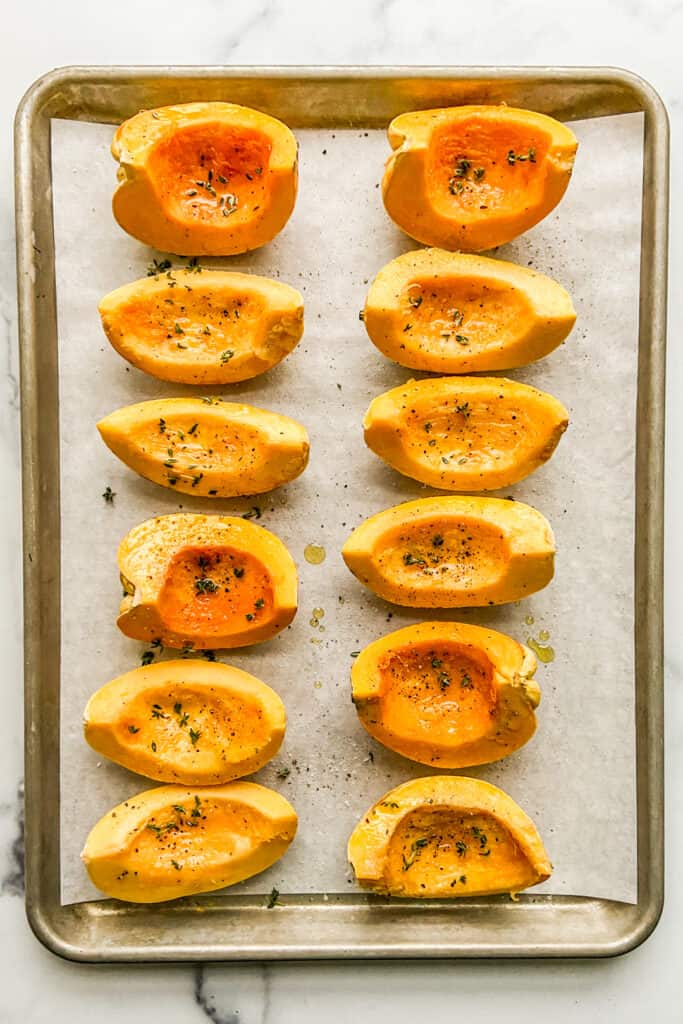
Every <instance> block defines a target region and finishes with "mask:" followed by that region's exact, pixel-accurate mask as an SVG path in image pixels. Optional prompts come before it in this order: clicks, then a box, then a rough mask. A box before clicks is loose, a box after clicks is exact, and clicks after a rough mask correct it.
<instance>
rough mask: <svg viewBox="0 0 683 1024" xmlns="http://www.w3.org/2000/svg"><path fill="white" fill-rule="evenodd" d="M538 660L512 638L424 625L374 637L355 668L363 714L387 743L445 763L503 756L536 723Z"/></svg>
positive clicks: (458, 625)
mask: <svg viewBox="0 0 683 1024" xmlns="http://www.w3.org/2000/svg"><path fill="white" fill-rule="evenodd" d="M535 669H536V659H535V658H534V656H533V654H532V653H531V651H529V650H528V648H526V647H524V646H523V645H522V644H519V643H517V641H515V640H513V639H512V638H511V637H508V636H505V635H504V634H503V633H498V632H496V631H495V630H492V629H486V628H484V627H481V626H472V625H469V624H467V623H462V622H422V623H418V624H416V625H413V626H407V627H405V628H404V629H400V630H397V631H396V632H394V633H390V634H389V635H387V636H385V637H382V638H380V639H379V640H375V641H374V642H373V643H371V644H369V646H368V647H366V648H365V649H364V650H363V651H361V652H360V654H359V655H358V657H357V658H356V659H355V661H354V664H353V668H352V671H351V681H352V696H353V702H354V704H355V706H356V711H357V712H358V717H359V719H360V721H361V723H362V724H363V726H364V727H365V728H366V729H367V731H368V732H369V733H370V735H371V736H373V737H374V738H375V739H376V740H378V741H379V742H380V743H383V744H384V745H385V746H386V747H389V749H390V750H395V751H396V752H397V753H399V754H403V756H404V757H408V758H411V760H413V761H419V762H420V763H422V764H429V765H435V766H439V767H442V768H465V767H469V766H471V765H477V764H486V763H488V762H489V761H496V760H499V759H500V758H502V757H505V756H506V755H508V754H510V753H512V752H513V751H514V750H517V749H518V748H519V747H521V746H522V745H523V744H524V743H526V742H527V741H528V740H529V739H530V738H531V736H532V735H533V733H534V731H535V728H536V720H535V715H534V710H535V708H536V707H537V706H538V704H539V701H540V691H539V689H538V686H537V685H536V683H535V681H534V679H533V675H534V672H535Z"/></svg>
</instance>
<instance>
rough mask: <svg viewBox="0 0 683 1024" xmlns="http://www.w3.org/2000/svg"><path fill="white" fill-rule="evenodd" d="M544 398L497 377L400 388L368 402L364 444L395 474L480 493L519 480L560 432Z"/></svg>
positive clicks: (555, 409)
mask: <svg viewBox="0 0 683 1024" xmlns="http://www.w3.org/2000/svg"><path fill="white" fill-rule="evenodd" d="M568 422H569V417H568V414H567V410H566V409H565V408H564V406H563V405H562V404H561V403H560V402H558V401H557V399H555V398H553V397H552V395H548V394H545V393H544V392H543V391H538V390H537V389H536V388H532V387H529V386H528V385H526V384H518V383H517V382H516V381H512V380H506V379H505V378H503V377H437V378H432V379H428V380H420V381H414V380H411V381H408V382H407V383H406V384H403V385H401V386H400V387H397V388H393V389H392V390H391V391H387V392H386V393H385V394H383V395H379V397H377V398H375V400H374V401H373V402H372V403H371V405H370V408H369V409H368V411H367V413H366V414H365V419H364V420H363V426H364V428H365V442H366V444H367V445H368V447H369V448H371V449H372V450H373V451H374V452H375V453H376V454H377V455H379V456H380V458H382V459H384V461H385V462H388V463H389V465H390V466H393V468H394V469H397V470H398V471H399V473H403V474H404V475H405V476H409V477H412V479H413V480H419V481H420V482H421V483H424V484H429V485H430V486H431V487H438V488H440V489H441V490H447V491H485V490H495V489H496V488H499V487H508V486H510V485H511V484H514V483H517V482H518V481H519V480H523V479H524V478H525V477H526V476H528V475H529V474H530V473H533V471H534V470H535V469H537V468H538V467H539V466H541V465H542V464H543V463H544V462H546V461H547V460H548V459H549V458H550V456H551V455H552V454H553V452H554V451H555V448H556V447H557V444H558V442H559V440H560V438H561V437H562V434H563V433H564V431H565V430H566V428H567V424H568Z"/></svg>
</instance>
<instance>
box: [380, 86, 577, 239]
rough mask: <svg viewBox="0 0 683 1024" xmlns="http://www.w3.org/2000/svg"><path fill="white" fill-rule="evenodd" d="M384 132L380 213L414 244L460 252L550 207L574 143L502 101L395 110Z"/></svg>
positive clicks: (550, 123) (553, 124)
mask: <svg viewBox="0 0 683 1024" xmlns="http://www.w3.org/2000/svg"><path fill="white" fill-rule="evenodd" d="M388 135H389V143H390V145H391V147H392V150H393V152H392V154H391V156H390V157H389V159H388V160H387V164H386V169H385V172H384V177H383V179H382V196H383V198H384V205H385V207H386V211H387V213H388V214H389V216H390V217H391V218H392V220H393V221H394V222H395V223H396V224H397V225H398V226H399V227H400V228H402V229H403V231H405V232H406V234H408V235H410V236H411V237H412V238H415V239H417V241H418V242H423V243H424V244H425V245H440V246H443V248H444V249H461V250H464V251H465V252H480V251H481V250H483V249H493V248H494V247H495V246H498V245H503V244H504V243H505V242H509V241H511V240H512V239H513V238H516V237H517V235H521V234H522V232H524V231H528V230H529V228H531V227H533V226H534V224H537V223H538V222H539V221H540V220H542V219H543V218H544V217H545V216H546V215H547V214H548V213H550V211H551V210H552V209H553V208H554V207H555V206H556V205H557V204H558V203H559V201H560V199H561V198H562V196H563V195H564V192H565V189H566V188H567V185H568V184H569V179H570V177H571V173H572V168H573V165H574V156H575V153H576V149H577V145H578V143H577V141H576V136H575V135H574V133H573V132H572V131H571V130H570V129H569V128H567V127H566V125H564V124H561V123H560V122H559V121H556V120H554V119H553V118H552V117H547V116H546V115H545V114H537V113H535V112H534V111H531V110H520V109H517V108H515V107H506V106H462V107H444V108H441V109H438V110H416V111H412V112H410V113H406V114H399V116H398V117H395V118H394V120H393V121H392V122H391V124H390V125H389V131H388Z"/></svg>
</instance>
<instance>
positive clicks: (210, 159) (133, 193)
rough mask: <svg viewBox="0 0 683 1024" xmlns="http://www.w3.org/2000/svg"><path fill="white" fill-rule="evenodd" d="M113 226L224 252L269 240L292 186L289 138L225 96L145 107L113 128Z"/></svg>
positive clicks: (194, 249)
mask: <svg viewBox="0 0 683 1024" xmlns="http://www.w3.org/2000/svg"><path fill="white" fill-rule="evenodd" d="M111 148H112V155H113V156H114V158H115V159H116V160H117V161H118V163H119V169H118V174H117V177H118V181H119V185H118V188H117V189H116V191H115V193H114V197H113V201H112V207H113V212H114V216H115V218H116V220H117V221H118V223H119V224H120V225H121V227H122V228H123V229H124V230H125V231H127V232H128V233H129V234H131V235H133V236H134V237H135V238H137V239H139V240H140V241H141V242H144V243H146V244H147V245H151V246H153V247H154V248H156V249H160V250H161V251H162V252H172V253H179V254H181V255H184V256H199V255H214V256H229V255H232V254H234V253H241V252H247V251H248V250H251V249H256V248H258V247H259V246H261V245H263V244H264V243H266V242H269V241H270V240H271V239H272V238H273V237H274V236H275V235H276V234H277V233H278V232H279V231H280V230H281V229H282V228H283V227H284V225H285V224H286V222H287V220H288V219H289V216H290V214H291V212H292V210H293V208H294V202H295V199H296V191H297V143H296V139H295V138H294V136H293V134H292V132H291V131H290V130H289V128H288V127H287V126H286V125H284V124H283V123H282V122H281V121H278V120H276V118H274V117H270V116H269V115H267V114H264V113H262V112H261V111H258V110H252V109H250V108H249V107H242V106H239V105H237V104H233V103H221V102H213V103H184V104H177V105H174V106H167V107H159V108H157V109H156V110H145V111H141V112H140V113H139V114H136V115H135V116H134V117H132V118H130V119H129V120H127V121H125V122H124V123H123V124H122V125H121V126H120V127H119V128H118V129H117V131H116V134H115V136H114V141H113V143H112V147H111Z"/></svg>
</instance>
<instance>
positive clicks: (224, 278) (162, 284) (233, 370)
mask: <svg viewBox="0 0 683 1024" xmlns="http://www.w3.org/2000/svg"><path fill="white" fill-rule="evenodd" d="M99 311H100V317H101V318H102V327H103V328H104V333H105V334H106V335H107V338H108V339H109V341H110V343H111V345H112V346H113V348H115V349H116V351H117V352H118V353H119V355H121V356H123V358H124V359H126V360H128V362H129V363H131V364H132V365H133V366H135V367H137V369H138V370H143V371H144V372H145V373H149V374H151V375H152V376H153V377H157V378H158V379H159V380H170V381H173V382H175V383H178V384H203V385H207V384H233V383H235V382H236V381H242V380H250V379H251V378H252V377H256V376H258V374H260V373H264V372H265V371H266V370H270V369H271V367H273V366H275V365H276V364H277V363H279V362H281V360H283V359H284V358H285V356H287V355H289V353H290V352H291V351H292V349H293V348H295V346H296V345H297V343H298V342H299V340H300V338H301V335H302V334H303V329H304V303H303V299H302V297H301V294H300V293H299V292H298V291H296V289H295V288H290V286H289V285H287V284H283V283H282V282H281V281H271V280H270V278H267V277H258V276H257V275H256V274H240V273H238V272H237V271H227V270H205V269H202V270H201V271H200V272H198V271H197V270H196V269H195V270H186V269H184V268H183V269H181V270H173V271H169V272H168V273H167V274H163V273H158V274H154V275H152V276H150V277H144V278H142V279H141V280H139V281H133V282H131V284H125V285H123V286H122V287H120V288H116V289H115V290H114V291H113V292H109V294H108V295H105V296H104V298H103V299H102V300H101V302H100V305H99Z"/></svg>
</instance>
